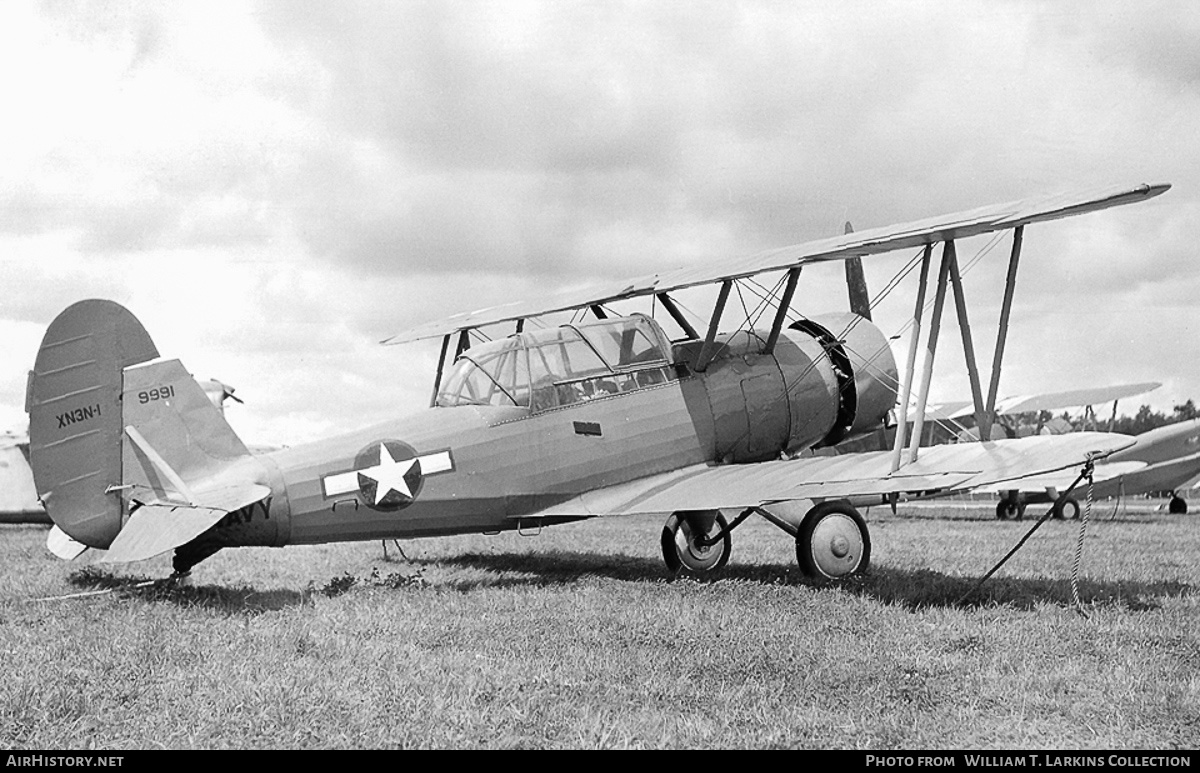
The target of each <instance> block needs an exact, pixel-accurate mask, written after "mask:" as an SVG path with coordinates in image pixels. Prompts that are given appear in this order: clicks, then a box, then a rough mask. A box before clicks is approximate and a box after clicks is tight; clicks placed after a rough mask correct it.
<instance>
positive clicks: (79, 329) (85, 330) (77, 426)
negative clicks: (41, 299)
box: [25, 300, 158, 548]
mask: <svg viewBox="0 0 1200 773" xmlns="http://www.w3.org/2000/svg"><path fill="white" fill-rule="evenodd" d="M157 356H158V350H157V349H156V348H154V342H153V341H151V340H150V336H149V334H147V333H146V329H145V328H144V327H142V323H140V322H138V321H137V318H136V317H134V316H133V315H132V314H130V313H129V312H128V311H127V310H126V309H125V308H123V307H122V306H120V305H118V304H116V303H113V302H111V301H101V300H88V301H80V302H79V303H76V304H74V305H73V306H71V307H69V308H67V309H66V311H64V312H62V313H61V314H59V315H58V317H56V318H55V319H54V321H53V322H51V323H50V327H49V329H48V330H47V331H46V335H45V337H44V338H43V339H42V345H41V348H40V349H38V354H37V360H36V361H35V363H34V366H33V370H32V371H31V372H30V374H29V384H28V389H27V391H26V405H25V408H26V410H27V411H28V413H29V464H30V467H31V468H32V469H33V481H34V484H35V485H36V486H37V491H38V497H39V498H40V499H41V500H42V504H43V505H44V506H45V507H46V512H47V514H48V515H49V516H50V518H51V519H52V520H53V521H54V522H55V523H56V524H57V525H58V527H59V528H61V529H62V530H63V531H64V532H66V533H67V534H68V535H70V536H71V537H73V538H74V539H76V540H78V541H79V542H82V543H83V544H85V545H88V546H90V547H97V548H107V547H108V546H109V544H110V543H111V542H112V540H113V538H114V537H115V536H116V535H117V532H118V531H120V529H121V521H122V516H123V510H124V507H123V503H122V501H121V497H119V496H113V494H112V493H111V492H110V487H114V486H120V484H121V434H122V428H123V424H122V420H121V390H122V383H123V380H122V371H123V370H124V369H125V368H126V367H128V366H130V365H137V364H139V363H142V362H146V361H147V360H152V359H154V358H155V357H157Z"/></svg>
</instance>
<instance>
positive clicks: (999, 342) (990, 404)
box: [979, 225, 1117, 440]
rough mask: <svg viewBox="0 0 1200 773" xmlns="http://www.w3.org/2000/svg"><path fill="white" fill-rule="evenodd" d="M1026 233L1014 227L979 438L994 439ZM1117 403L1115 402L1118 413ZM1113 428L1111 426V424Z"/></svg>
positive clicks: (1022, 229) (1020, 228) (1019, 227)
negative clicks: (1001, 382)
mask: <svg viewBox="0 0 1200 773" xmlns="http://www.w3.org/2000/svg"><path fill="white" fill-rule="evenodd" d="M1024 235H1025V226H1023V225H1019V226H1017V227H1016V228H1014V229H1013V245H1012V254H1010V255H1009V257H1008V275H1007V276H1006V277H1005V280H1004V303H1003V305H1002V306H1001V307H1000V331H999V332H998V333H997V334H996V354H995V355H994V356H993V357H992V382H991V385H990V386H989V387H988V398H987V406H986V408H985V410H984V419H985V420H986V421H987V427H986V432H985V431H984V430H985V427H984V426H983V425H982V424H981V425H979V439H980V440H991V439H992V420H993V417H995V415H996V395H997V392H999V389H1000V363H1001V362H1002V361H1003V360H1004V344H1005V341H1007V340H1008V319H1009V316H1010V315H1011V314H1012V303H1013V292H1014V291H1015V290H1016V287H1017V264H1018V263H1019V262H1020V260H1021V241H1022V240H1023V238H1024ZM1116 408H1117V404H1116V403H1115V402H1114V403H1113V412H1114V415H1115V413H1116ZM1110 429H1111V426H1110Z"/></svg>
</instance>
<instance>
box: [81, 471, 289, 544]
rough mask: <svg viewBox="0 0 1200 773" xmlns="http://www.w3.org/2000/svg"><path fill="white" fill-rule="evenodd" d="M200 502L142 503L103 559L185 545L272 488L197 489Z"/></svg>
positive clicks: (258, 486) (255, 500)
mask: <svg viewBox="0 0 1200 773" xmlns="http://www.w3.org/2000/svg"><path fill="white" fill-rule="evenodd" d="M194 494H195V496H196V499H197V500H198V502H197V504H194V505H180V504H173V503H161V502H160V503H156V504H148V505H142V506H141V507H139V508H137V509H136V510H134V511H133V515H131V516H130V517H129V520H128V521H127V522H126V523H125V527H124V528H122V529H121V533H120V534H118V535H117V538H116V539H114V540H113V542H112V545H110V546H109V549H108V552H107V553H106V554H105V555H104V558H102V559H100V560H101V561H102V562H104V563H121V562H125V561H141V560H143V559H146V558H152V557H154V556H156V555H158V554H159V553H163V552H165V551H167V550H171V549H172V548H177V547H179V546H180V545H184V544H186V543H188V542H190V541H192V540H193V539H195V538H196V537H198V536H200V535H201V534H203V533H204V532H205V531H207V530H208V529H209V528H210V527H211V526H213V524H215V523H216V522H217V521H219V520H221V519H222V518H224V517H225V516H226V515H228V514H229V513H231V512H233V511H234V510H238V509H241V508H243V507H246V506H247V505H252V504H254V503H255V502H258V501H261V500H262V499H265V498H266V497H268V496H270V494H271V489H270V488H269V487H268V486H263V485H260V484H257V483H246V484H241V485H235V486H228V487H225V488H222V489H217V490H211V491H196V492H194Z"/></svg>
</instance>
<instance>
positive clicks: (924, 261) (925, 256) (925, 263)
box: [891, 244, 933, 472]
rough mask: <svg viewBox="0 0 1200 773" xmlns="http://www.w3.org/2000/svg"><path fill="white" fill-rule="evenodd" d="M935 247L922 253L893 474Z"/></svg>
mask: <svg viewBox="0 0 1200 773" xmlns="http://www.w3.org/2000/svg"><path fill="white" fill-rule="evenodd" d="M932 256H933V245H932V244H926V245H925V250H924V251H923V252H922V253H921V283H920V285H918V286H917V303H916V306H915V307H914V308H913V326H912V336H911V337H910V340H909V343H908V360H907V362H906V363H905V365H904V383H903V384H902V385H901V387H900V403H899V404H900V415H899V416H898V417H897V421H896V440H895V443H894V445H893V446H892V470H891V471H892V472H895V471H896V470H898V469H900V451H901V449H903V448H904V441H905V439H906V438H905V433H906V432H907V431H908V401H909V400H910V399H911V398H912V385H913V377H914V376H915V375H916V369H917V347H918V346H920V345H921V317H922V316H923V315H924V313H925V290H926V289H927V288H928V287H929V263H930V258H931V257H932Z"/></svg>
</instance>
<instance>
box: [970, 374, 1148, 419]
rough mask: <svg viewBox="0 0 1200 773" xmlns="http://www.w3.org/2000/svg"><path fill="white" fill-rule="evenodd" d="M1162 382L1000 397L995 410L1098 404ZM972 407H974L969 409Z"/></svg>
mask: <svg viewBox="0 0 1200 773" xmlns="http://www.w3.org/2000/svg"><path fill="white" fill-rule="evenodd" d="M1160 386H1162V384H1160V383H1158V382H1157V381H1147V382H1145V383H1142V384H1117V385H1115V386H1107V387H1091V388H1088V389H1072V390H1068V391H1066V392H1054V393H1051V394H1041V395H1022V396H1018V397H1009V398H1005V399H1004V400H999V401H997V403H996V411H997V412H998V413H1031V412H1033V411H1057V410H1060V409H1063V408H1078V407H1080V406H1084V405H1101V404H1103V403H1111V402H1113V401H1114V400H1122V399H1124V398H1126V397H1134V396H1136V395H1140V394H1145V393H1146V392H1152V391H1154V390H1155V389H1158V388H1159V387H1160ZM972 410H974V409H972Z"/></svg>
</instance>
